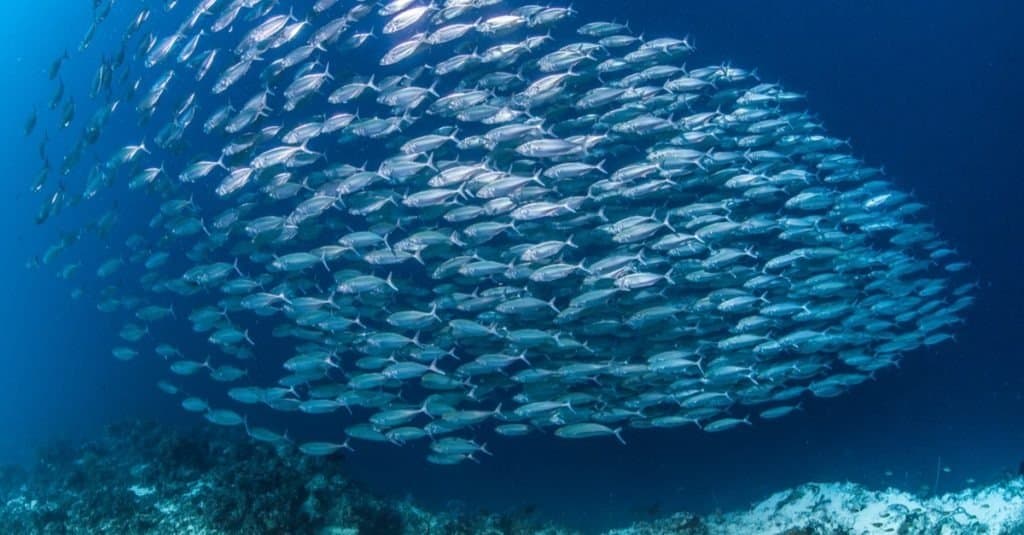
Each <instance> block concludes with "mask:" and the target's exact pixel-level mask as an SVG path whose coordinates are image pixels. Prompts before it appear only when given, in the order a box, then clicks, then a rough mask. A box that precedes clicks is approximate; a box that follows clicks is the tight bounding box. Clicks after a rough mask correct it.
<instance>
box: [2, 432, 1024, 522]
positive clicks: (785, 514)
mask: <svg viewBox="0 0 1024 535" xmlns="http://www.w3.org/2000/svg"><path fill="white" fill-rule="evenodd" d="M0 533H4V534H6V533H19V534H20V533H40V534H43V533H45V534H65V533H67V534H77V533H81V534H86V533H88V534H93V533H117V534H134V533H148V534H158V535H160V534H196V535H214V534H229V533H230V534H235V533H242V534H264V533H267V534H277V533H280V534H289V535H292V534H306V533H309V534H313V535H377V534H381V535H392V534H395V535H470V534H473V535H476V534H484V535H499V534H500V535H525V534H531V535H533V534H541V535H568V534H570V533H575V532H574V531H572V530H570V529H567V528H564V527H559V526H554V525H550V524H545V523H543V522H542V521H541V520H539V519H538V518H536V517H535V516H534V515H532V514H531V513H530V512H524V511H517V512H509V513H504V514H495V513H486V512H473V513H469V512H458V511H443V512H432V511H427V510H425V509H423V508H421V507H419V506H417V505H416V504H414V503H412V502H410V501H408V500H390V499H386V498H383V497H380V496H377V495H374V494H373V493H372V492H370V491H369V490H368V489H367V488H365V487H364V486H363V485H360V484H359V483H357V482H355V481H353V480H352V479H351V478H350V477H349V476H347V475H346V473H345V463H344V460H343V459H342V458H341V457H339V456H335V457H326V458H319V457H311V456H308V455H302V454H300V453H299V452H297V451H295V450H294V449H293V448H290V447H284V448H274V447H272V446H269V445H266V444H263V443H258V442H254V441H250V440H247V439H246V438H243V437H240V436H239V435H238V434H236V433H232V432H230V431H225V430H223V429H219V428H211V427H207V426H202V427H198V428H195V429H189V430H180V429H171V428H167V427H163V426H160V425H156V424H152V423H144V422H129V423H124V424H119V425H113V426H110V427H108V428H107V430H106V432H105V433H104V434H103V435H102V436H101V437H100V438H98V439H97V440H94V441H91V442H86V443H81V444H78V443H72V442H69V441H62V442H54V443H52V444H50V445H48V446H46V447H45V448H43V449H41V450H40V452H39V457H38V460H37V461H36V463H35V464H34V465H33V466H30V467H16V466H11V467H0ZM736 533H741V534H746V533H758V534H778V535H833V534H849V535H867V534H876V533H878V534H886V533H892V534H895V535H898V534H917V533H928V534H948V535H961V534H981V533H985V534H1018V533H1024V478H1015V479H1007V480H1005V481H1002V482H999V483H994V484H991V485H988V486H983V487H979V488H974V489H968V490H964V491H961V492H957V493H949V494H945V495H942V496H931V497H924V496H915V495H913V494H910V493H907V492H903V491H899V490H895V489H887V490H882V491H874V490H869V489H867V488H864V487H862V486H859V485H856V484H853V483H808V484H805V485H801V486H799V487H797V488H794V489H790V490H785V491H782V492H778V493H775V494H773V495H771V496H769V497H768V498H766V499H765V500H762V501H761V502H759V503H756V504H754V505H753V506H752V507H751V508H750V509H748V510H744V511H736V512H731V513H724V514H714V515H709V516H706V517H700V516H697V515H694V514H690V513H676V514H673V515H671V516H669V517H667V518H663V519H660V520H656V521H651V522H641V523H637V524H635V525H633V526H631V527H629V528H624V529H616V530H612V531H609V532H607V534H606V535H667V534H672V535H732V534H736Z"/></svg>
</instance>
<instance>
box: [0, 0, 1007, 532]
mask: <svg viewBox="0 0 1024 535" xmlns="http://www.w3.org/2000/svg"><path fill="white" fill-rule="evenodd" d="M89 4H90V2H88V1H86V0H76V1H75V2H67V1H64V0H60V1H58V0H46V1H40V2H36V3H34V4H33V5H32V6H31V7H29V6H28V5H27V4H21V3H18V5H16V6H14V5H12V6H5V12H6V16H5V18H4V21H3V22H2V25H3V26H2V31H3V34H2V35H0V37H2V41H3V42H5V43H9V45H8V46H7V47H5V49H4V51H3V52H2V53H0V68H2V69H3V72H5V73H7V76H5V81H4V83H3V84H0V102H2V103H3V110H2V118H3V121H4V124H6V125H7V127H6V128H4V129H2V135H3V140H2V141H3V146H4V147H5V148H6V152H5V154H6V159H7V165H6V171H7V172H6V178H5V180H3V181H2V183H0V191H2V195H3V196H2V199H3V202H4V206H3V209H2V210H0V214H2V215H0V218H2V219H0V221H2V225H3V232H2V233H0V244H2V245H3V251H5V254H4V255H2V256H0V258H2V260H0V262H2V264H0V273H2V274H3V277H4V279H3V280H4V281H6V283H5V284H4V285H3V286H2V288H3V298H4V303H5V304H6V306H5V307H3V308H2V310H0V320H2V323H0V325H3V328H2V329H3V335H4V336H3V339H4V340H5V341H6V343H5V344H4V349H5V350H4V351H3V353H2V354H0V359H2V360H0V365H2V367H0V370H3V372H2V373H0V422H2V423H3V425H4V431H5V432H4V433H2V434H0V460H14V461H20V460H25V459H26V458H28V457H29V455H30V452H31V450H32V448H33V447H34V445H35V444H38V443H39V442H40V441H43V440H46V439H48V438H51V437H53V436H61V435H71V436H76V437H84V436H88V435H89V434H91V433H95V432H96V431H97V430H98V429H99V428H101V427H102V426H103V425H104V424H106V423H108V422H112V421H117V420H120V419H123V418H126V417H136V416H141V417H150V418H157V419H161V420H164V421H169V422H179V423H189V422H194V421H196V419H194V418H191V417H190V416H189V415H185V414H182V411H181V410H180V408H179V407H178V406H177V403H176V401H174V400H172V399H170V398H168V397H166V396H164V395H162V394H160V393H159V392H158V391H156V389H155V388H154V387H153V384H154V382H155V381H156V379H157V378H158V377H160V376H162V374H163V370H164V368H163V365H162V363H152V364H151V365H146V364H140V363H139V362H134V363H131V364H128V365H126V364H124V363H121V362H118V361H115V360H114V359H112V358H111V357H110V353H109V348H110V346H111V345H113V344H114V343H115V341H116V339H117V329H118V328H119V325H118V324H115V323H113V322H112V321H110V320H109V319H108V318H107V317H106V316H104V315H101V314H100V313H99V312H97V311H96V310H95V307H94V306H93V305H94V303H93V302H92V301H89V300H82V301H79V302H73V301H71V300H70V299H69V298H68V291H69V289H70V287H69V286H68V285H67V284H66V283H64V282H62V281H55V280H54V278H53V274H52V273H51V272H49V271H47V270H33V271H29V270H26V269H25V268H24V266H23V265H24V263H25V260H26V259H27V258H28V257H30V256H31V255H34V254H38V253H39V252H41V250H42V249H44V248H45V247H46V246H47V245H49V243H51V242H52V241H53V240H54V239H55V238H56V236H57V232H58V230H59V228H61V225H65V227H64V228H66V226H67V225H69V224H74V221H73V220H70V219H63V220H62V221H61V223H60V224H59V225H56V226H54V225H49V226H46V227H43V228H37V227H35V225H34V224H33V223H32V219H33V216H34V213H35V211H36V209H37V207H38V197H37V196H32V195H29V194H27V193H26V189H27V187H28V184H30V182H31V180H32V178H33V176H34V174H35V171H36V170H37V168H38V160H37V157H36V143H35V141H33V142H27V141H25V140H24V138H23V136H22V133H21V129H22V124H23V121H24V118H25V116H26V115H27V112H28V110H29V109H30V108H31V106H32V105H33V104H35V105H36V106H39V107H40V108H43V107H45V102H46V101H48V99H49V97H50V95H51V94H52V89H53V87H52V86H51V85H50V84H49V82H48V81H47V80H46V75H45V70H46V69H47V68H48V66H49V64H50V61H51V60H52V58H53V57H54V56H56V55H57V54H58V53H59V52H60V51H61V50H63V49H64V48H65V47H67V48H71V49H73V48H74V47H76V46H77V43H78V41H79V40H80V38H81V35H82V34H84V32H85V27H86V25H87V20H88V17H89ZM578 4H579V5H578V6H577V7H578V8H579V9H580V11H581V13H582V15H581V19H583V20H594V19H601V18H605V19H618V20H623V19H626V20H629V22H630V24H631V27H632V28H634V29H635V30H636V31H637V32H644V33H645V34H646V35H649V36H658V35H680V34H690V35H691V36H692V37H693V38H694V40H695V41H696V44H697V45H698V47H699V49H700V51H701V57H702V58H703V59H707V60H709V61H713V60H720V59H726V60H731V61H732V62H733V63H734V64H736V65H740V66H747V67H757V68H758V72H759V73H760V76H761V77H762V79H764V80H767V81H774V80H778V81H781V82H782V83H784V84H785V85H786V87H787V88H789V89H793V90H796V91H801V92H806V94H807V95H808V99H807V107H808V108H809V109H810V110H812V111H813V112H814V113H816V114H818V115H819V116H820V117H821V119H822V120H823V121H824V123H825V124H826V126H827V127H828V129H829V131H830V132H831V133H832V134H834V135H836V136H838V137H842V138H847V137H848V138H850V139H851V140H852V142H853V146H854V152H855V154H857V155H858V156H860V157H862V158H864V159H865V160H866V161H868V162H870V163H872V164H881V165H884V166H885V168H886V170H887V171H888V172H889V173H890V174H891V175H892V176H893V177H894V179H895V181H896V182H897V184H899V185H900V186H901V187H902V188H904V189H907V190H912V191H913V192H914V193H915V194H916V195H917V196H918V197H919V198H920V199H921V200H922V201H923V202H924V203H925V204H927V205H928V206H929V207H931V212H930V213H931V214H932V215H933V217H934V219H935V221H936V224H937V227H938V229H939V231H940V233H941V234H943V235H944V237H946V238H947V239H948V240H949V241H950V242H951V243H953V244H954V245H955V246H956V247H957V248H958V249H959V251H960V252H961V253H962V255H963V256H964V257H965V258H967V259H969V260H970V261H971V263H972V264H973V266H972V268H971V273H972V276H974V277H976V278H977V279H978V280H979V281H980V283H981V288H980V290H979V291H978V294H977V297H978V301H977V304H976V306H975V307H974V308H973V309H971V310H970V313H969V314H968V319H967V323H966V324H965V325H963V326H961V327H960V328H959V329H958V332H957V342H956V343H953V344H945V345H941V346H939V347H937V348H936V349H934V350H930V351H921V352H919V353H917V354H914V355H910V356H908V357H907V358H906V359H904V360H903V361H902V363H901V366H900V367H899V368H897V369H892V370H885V371H883V372H881V373H879V374H878V376H877V381H871V382H868V383H867V384H864V385H862V386H860V387H858V388H856V389H854V391H852V392H850V393H848V394H846V395H844V396H841V397H839V398H834V399H822V400H813V401H811V402H809V403H807V402H805V408H806V410H805V411H804V412H802V413H799V414H797V415H795V416H792V417H789V418H786V419H783V420H781V421H777V422H775V423H774V424H772V425H758V426H754V427H753V428H749V429H746V428H745V429H742V430H739V431H736V432H730V433H723V434H713V435H712V434H706V433H701V432H699V431H696V430H693V429H684V430H678V431H652V432H632V433H629V435H628V436H627V438H628V440H629V445H628V447H622V446H620V445H619V444H618V443H617V442H615V441H614V440H607V441H600V440H592V441H582V442H575V441H563V440H558V439H555V438H552V437H550V436H548V437H540V436H537V437H532V438H528V439H515V440H506V441H498V442H494V443H493V444H492V445H493V448H492V449H494V450H496V452H497V453H498V455H497V457H495V458H494V459H489V460H488V461H487V462H485V463H483V464H481V465H468V466H458V467H454V468H452V467H438V466H433V465H428V464H426V463H424V462H423V459H422V452H421V451H419V450H416V451H411V449H405V450H399V449H396V448H393V447H390V446H380V447H371V446H366V447H363V448H361V450H360V451H359V452H358V454H356V455H354V456H352V457H350V461H349V462H350V463H351V466H352V470H353V471H354V472H356V473H357V474H358V475H359V476H360V477H362V478H364V479H365V480H367V481H368V482H370V483H371V484H372V485H374V486H375V487H376V488H379V489H380V490H382V491H384V492H389V493H393V494H396V495H406V494H411V495H413V496H414V497H416V498H417V499H419V500H421V501H424V502H425V503H427V504H431V505H439V504H445V503H447V502H449V501H453V500H455V501H461V502H464V503H465V504H467V506H468V507H480V506H486V507H490V508H497V509H504V508H509V507H515V506H518V505H523V504H536V505H538V506H539V508H540V510H541V511H542V512H543V513H544V514H546V515H548V516H550V517H551V518H554V519H556V520H562V521H566V522H570V523H572V524H573V525H577V526H581V527H589V528H595V527H606V526H610V525H617V524H624V523H626V522H628V521H630V520H632V519H634V518H641V517H643V516H644V515H645V514H647V513H646V511H648V510H651V509H652V508H653V507H658V508H659V509H660V510H661V511H672V510H678V509H687V510H696V511H709V510H713V509H717V508H721V509H732V508H736V507H742V506H744V505H746V504H747V503H749V502H751V501H753V500H756V499H759V498H762V497H764V496H766V495H767V494H769V493H771V492H774V491H777V490H781V489H783V488H786V487H789V486H792V485H796V484H799V483H802V482H806V481H826V480H827V481H831V480H852V481H856V482H860V483H864V484H867V485H869V486H873V487H882V486H887V485H896V486H900V487H904V488H908V489H913V490H916V489H918V488H919V487H921V486H922V485H928V486H930V485H932V484H933V481H934V478H935V466H936V462H937V459H938V458H941V460H942V464H943V465H945V466H948V467H950V468H951V470H952V471H951V472H950V473H948V474H947V473H943V474H942V476H941V480H940V490H941V489H954V488H959V487H962V486H964V485H966V482H967V480H968V478H972V479H974V480H977V481H980V482H985V481H988V480H991V479H994V478H997V477H999V476H1000V475H1001V474H1003V473H1005V472H1008V471H1012V472H1016V471H1017V467H1018V464H1019V463H1020V462H1021V461H1024V425H1022V418H1021V415H1022V414H1024V364H1022V363H1021V358H1022V357H1024V350H1022V349H1021V333H1022V327H1024V304H1022V303H1024V282H1022V275H1021V274H1022V273H1024V252H1022V251H1021V247H1022V245H1024V239H1022V236H1024V234H1022V231H1021V208H1022V206H1024V180H1022V176H1021V164H1020V162H1021V158H1022V156H1024V137H1022V136H1021V134H1020V125H1021V124H1024V113H1022V112H1024V105H1022V98H1021V93H1022V92H1021V87H1022V86H1024V45H1022V44H1021V41H1020V40H1019V36H1018V35H1017V31H1018V26H1019V23H1020V21H1021V20H1024V4H1021V3H1020V2H1014V1H1011V0H983V1H979V2H969V3H968V2H959V1H938V2H936V1H929V2H925V1H923V0H910V1H904V2H889V1H883V0H868V1H861V2H840V1H822V2H803V1H798V0H781V1H777V2H760V1H757V0H737V1H733V2H679V1H670V0H660V1H645V2H626V1H625V0H586V1H584V2H578ZM627 6H628V7H627ZM123 7H124V6H123V5H121V3H120V2H119V3H118V5H116V6H115V9H114V11H113V13H112V15H111V17H110V19H108V20H107V22H106V23H104V26H103V28H104V30H106V32H108V33H103V34H101V35H100V36H99V37H98V38H97V40H96V42H95V44H94V45H93V49H92V50H90V53H89V55H87V56H83V57H82V58H81V59H80V61H73V62H70V63H69V64H68V65H66V68H67V70H65V71H64V74H63V76H64V78H65V80H66V81H68V82H69V86H70V85H73V84H72V83H71V82H72V80H74V81H75V83H77V85H79V86H80V87H84V86H87V85H88V83H89V80H90V79H91V77H92V70H93V67H94V65H95V62H96V61H97V60H98V54H99V52H98V50H112V49H113V48H114V47H115V45H116V43H117V42H118V40H119V39H120V33H119V32H120V31H121V28H123V27H124V26H125V24H126V21H127V17H128V16H129V15H130V14H133V13H134V9H132V10H126V9H122V8H123ZM129 11H130V12H131V13H129ZM158 17H159V10H156V9H155V10H154V18H158ZM86 58H92V60H91V61H89V60H87V59H86ZM83 96H84V95H83ZM83 102H84V99H83ZM89 113H90V110H88V109H86V108H85V107H84V106H82V107H80V109H79V111H78V114H79V124H82V123H81V121H83V117H84V118H88V115H89ZM46 117H49V116H46V115H44V118H43V121H45V120H46ZM51 119H52V118H51ZM136 128H137V127H136V126H135V124H134V123H131V124H126V125H117V124H113V125H111V126H110V129H113V130H117V129H124V130H125V131H127V132H134V131H135V129H136ZM105 135H106V134H105ZM150 135H152V133H151V134H150ZM111 137H117V136H116V134H114V135H112V136H111ZM37 139H38V137H36V138H34V140H37ZM87 158H88V156H87ZM55 163H56V162H55ZM107 207H109V202H107V204H106V205H105V206H103V207H102V208H103V209H105V208H107ZM119 210H121V211H123V212H124V214H123V216H122V217H123V218H124V219H126V220H130V219H131V215H132V207H131V206H130V204H128V203H126V204H122V205H121V206H119ZM99 211H100V210H97V212H96V213H98V212H99ZM111 241H112V243H113V245H107V244H104V243H101V242H99V241H96V240H95V239H93V240H92V241H88V242H86V243H85V244H84V245H86V246H87V249H86V250H87V252H83V253H81V254H82V256H84V257H86V258H91V259H93V261H94V262H95V261H96V260H99V259H102V258H107V257H109V256H110V255H111V254H113V253H112V252H111V251H116V250H117V249H118V248H120V247H122V246H121V245H120V242H117V241H116V240H111ZM122 241H123V240H122ZM93 265H95V264H93ZM91 271H92V270H91V268H87V269H85V270H84V271H83V273H84V274H85V275H86V276H91ZM886 471H891V472H892V473H893V475H892V476H886V475H885V473H886Z"/></svg>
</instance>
